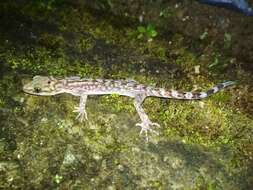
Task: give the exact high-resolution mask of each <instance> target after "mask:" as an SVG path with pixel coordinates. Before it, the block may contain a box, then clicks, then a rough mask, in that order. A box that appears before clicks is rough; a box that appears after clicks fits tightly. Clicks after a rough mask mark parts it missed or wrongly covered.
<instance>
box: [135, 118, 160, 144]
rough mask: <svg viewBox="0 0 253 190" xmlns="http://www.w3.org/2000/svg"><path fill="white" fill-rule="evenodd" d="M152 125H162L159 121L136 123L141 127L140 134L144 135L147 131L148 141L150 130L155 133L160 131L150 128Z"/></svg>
mask: <svg viewBox="0 0 253 190" xmlns="http://www.w3.org/2000/svg"><path fill="white" fill-rule="evenodd" d="M150 125H152V126H156V127H160V125H159V124H158V123H152V122H142V123H137V124H136V126H139V127H141V131H140V135H142V134H143V133H145V136H146V140H147V141H148V131H150V132H151V133H154V134H156V135H158V132H156V131H155V130H153V129H151V128H150Z"/></svg>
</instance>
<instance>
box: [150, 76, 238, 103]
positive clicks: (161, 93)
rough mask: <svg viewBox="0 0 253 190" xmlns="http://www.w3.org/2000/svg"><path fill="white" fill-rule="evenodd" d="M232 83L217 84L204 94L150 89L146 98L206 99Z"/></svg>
mask: <svg viewBox="0 0 253 190" xmlns="http://www.w3.org/2000/svg"><path fill="white" fill-rule="evenodd" d="M234 84H235V82H234V81H227V82H223V83H219V84H217V85H216V86H214V87H213V88H211V89H209V90H207V91H205V92H179V91H176V90H172V89H171V90H166V89H163V88H151V89H150V90H149V91H148V96H157V97H163V98H173V99H182V100H199V99H203V98H206V97H208V96H210V95H212V94H215V93H217V92H219V91H220V90H222V89H224V88H226V87H228V86H231V85H234Z"/></svg>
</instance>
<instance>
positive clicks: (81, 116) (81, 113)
mask: <svg viewBox="0 0 253 190" xmlns="http://www.w3.org/2000/svg"><path fill="white" fill-rule="evenodd" d="M73 112H76V113H78V115H77V116H76V119H79V121H80V122H83V120H84V119H86V120H88V117H87V112H86V110H85V109H82V108H80V107H75V109H74V111H73Z"/></svg>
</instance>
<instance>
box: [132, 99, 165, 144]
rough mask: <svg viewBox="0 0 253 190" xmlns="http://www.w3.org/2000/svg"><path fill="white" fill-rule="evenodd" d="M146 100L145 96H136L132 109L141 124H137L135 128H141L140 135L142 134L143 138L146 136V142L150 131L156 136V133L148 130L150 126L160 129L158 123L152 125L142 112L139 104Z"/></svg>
mask: <svg viewBox="0 0 253 190" xmlns="http://www.w3.org/2000/svg"><path fill="white" fill-rule="evenodd" d="M145 98H146V96H145V95H137V96H135V98H134V107H135V109H136V111H137V113H138V114H139V116H140V119H141V123H137V124H136V126H139V127H141V131H140V135H141V134H142V133H143V132H144V133H145V136H146V140H147V141H148V131H151V132H153V133H155V134H158V133H157V132H156V131H154V130H153V129H151V128H150V126H152V125H153V126H156V127H160V125H159V124H158V123H153V122H151V121H150V120H149V118H148V115H147V114H146V113H145V112H144V110H143V108H142V106H141V104H142V102H143V101H144V99H145Z"/></svg>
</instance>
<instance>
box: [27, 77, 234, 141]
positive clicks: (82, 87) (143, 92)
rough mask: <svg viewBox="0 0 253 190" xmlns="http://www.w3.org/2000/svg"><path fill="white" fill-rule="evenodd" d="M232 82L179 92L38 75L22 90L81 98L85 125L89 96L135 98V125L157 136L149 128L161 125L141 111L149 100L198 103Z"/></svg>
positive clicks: (131, 82)
mask: <svg viewBox="0 0 253 190" xmlns="http://www.w3.org/2000/svg"><path fill="white" fill-rule="evenodd" d="M233 84H234V82H233V81H227V82H224V83H220V84H218V85H216V86H214V87H213V88H211V89H209V90H207V91H206V92H196V93H195V92H179V91H176V90H173V89H168V90H167V89H164V88H155V87H151V86H145V85H143V84H139V83H138V82H136V81H134V80H110V79H84V78H79V77H68V78H64V79H57V78H54V77H51V76H50V77H48V76H35V77H33V80H32V81H31V82H29V83H27V84H25V85H24V86H23V91H24V92H26V93H28V94H32V95H38V96H53V95H57V94H61V93H69V94H72V95H74V96H80V103H79V106H78V107H75V110H74V112H77V113H78V115H77V118H78V119H79V120H80V121H81V122H82V121H83V120H84V119H86V120H87V119H88V117H87V113H86V110H85V105H86V100H87V97H88V95H105V94H119V95H122V96H128V97H132V98H134V106H135V109H136V111H137V113H138V115H139V116H140V120H141V123H137V124H136V126H139V127H141V131H140V134H142V133H143V132H144V133H145V134H146V138H147V139H148V136H147V132H148V131H151V132H154V133H157V132H156V131H154V130H153V129H151V127H150V126H157V127H159V126H160V125H159V124H158V123H154V122H151V121H150V119H149V118H148V116H147V114H146V113H145V112H144V110H143V108H142V106H141V105H142V103H143V101H144V100H145V98H147V97H159V98H170V99H181V100H199V99H203V98H206V97H208V96H210V95H211V94H214V93H217V92H219V91H220V90H221V89H223V88H226V87H228V86H231V85H233Z"/></svg>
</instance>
